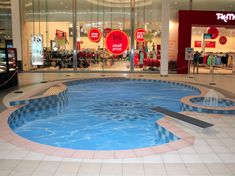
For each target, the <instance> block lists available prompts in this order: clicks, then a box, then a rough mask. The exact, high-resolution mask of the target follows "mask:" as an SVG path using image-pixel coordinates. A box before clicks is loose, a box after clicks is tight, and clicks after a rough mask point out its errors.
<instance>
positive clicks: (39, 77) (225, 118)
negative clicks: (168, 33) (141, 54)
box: [0, 73, 235, 176]
mask: <svg viewBox="0 0 235 176" xmlns="http://www.w3.org/2000/svg"><path fill="white" fill-rule="evenodd" d="M93 77H130V78H146V79H147V78H151V79H161V80H173V81H183V82H190V83H192V84H200V85H204V86H206V87H208V88H210V85H209V83H210V82H212V81H213V82H214V83H215V84H216V85H215V86H214V88H215V89H218V90H221V91H222V93H223V92H224V93H225V94H226V96H227V97H230V98H232V97H235V81H234V80H235V75H215V76H214V78H213V79H214V80H212V77H211V75H207V74H196V75H194V77H193V78H189V76H188V75H168V77H160V75H159V74H153V73H152V74H143V73H135V74H130V73H45V74H44V79H43V74H42V73H20V74H19V83H20V84H19V87H18V88H16V89H17V90H22V91H23V93H22V94H21V95H18V94H15V93H14V92H11V93H10V92H9V91H5V92H2V91H1V99H2V101H3V104H5V105H6V106H7V103H8V102H9V100H10V99H11V98H12V97H16V96H23V95H24V94H28V93H30V91H32V90H34V89H37V88H39V87H43V86H45V84H47V83H41V81H43V80H46V81H48V83H50V82H53V81H54V80H66V79H73V78H76V79H77V78H93ZM11 91H12V90H11ZM220 95H221V96H223V95H222V94H220ZM192 115H193V116H194V117H195V118H198V119H201V120H204V121H206V122H209V123H212V124H214V127H213V128H211V129H209V130H208V131H198V130H197V129H194V128H192V127H190V126H185V125H184V124H182V123H179V122H173V123H174V124H175V125H176V126H178V127H180V128H181V129H183V130H184V131H186V132H187V133H189V134H191V135H193V136H194V138H195V139H194V145H192V146H189V147H187V148H183V149H179V150H176V151H173V152H168V153H162V154H158V155H152V156H145V157H138V158H126V159H110V160H108V159H107V160H97V159H96V160H95V159H75V158H63V157H58V156H52V155H48V154H44V153H37V152H33V151H29V150H26V149H24V148H23V147H22V148H19V147H16V146H14V145H12V144H10V143H8V142H7V141H4V140H2V139H1V137H0V176H234V175H235V135H234V134H235V116H234V115H230V116H229V115H218V114H214V115H212V114H200V113H193V114H192Z"/></svg>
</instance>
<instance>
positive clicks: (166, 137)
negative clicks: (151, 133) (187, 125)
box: [155, 124, 180, 143]
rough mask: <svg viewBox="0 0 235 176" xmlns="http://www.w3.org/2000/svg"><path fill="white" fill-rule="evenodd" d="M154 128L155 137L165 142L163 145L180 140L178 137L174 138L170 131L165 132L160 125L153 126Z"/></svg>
mask: <svg viewBox="0 0 235 176" xmlns="http://www.w3.org/2000/svg"><path fill="white" fill-rule="evenodd" d="M155 127H156V136H157V137H158V138H159V139H162V140H163V141H165V143H169V142H172V141H176V140H179V139H180V138H179V137H177V136H175V135H174V134H173V133H171V132H170V131H168V130H166V129H165V128H164V127H162V126H161V125H157V124H155Z"/></svg>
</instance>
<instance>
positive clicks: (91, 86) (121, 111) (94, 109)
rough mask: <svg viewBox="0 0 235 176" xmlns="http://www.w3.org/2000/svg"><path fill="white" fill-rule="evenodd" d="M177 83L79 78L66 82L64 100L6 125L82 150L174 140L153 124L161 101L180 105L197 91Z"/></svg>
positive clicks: (37, 138) (25, 134)
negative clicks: (61, 103)
mask: <svg viewBox="0 0 235 176" xmlns="http://www.w3.org/2000/svg"><path fill="white" fill-rule="evenodd" d="M198 94H199V91H198V90H196V89H192V88H189V87H187V86H183V85H182V84H175V83H166V82H161V81H146V80H119V81H115V80H113V81H111V80H106V81H99V80H97V81H83V82H79V83H78V84H74V85H73V84H71V85H68V104H67V105H66V106H64V108H62V109H58V108H57V107H54V108H48V109H44V110H38V111H34V112H32V111H26V113H24V114H23V115H22V116H23V117H22V118H20V119H25V120H23V122H22V121H21V123H19V124H20V125H13V124H10V127H11V128H12V129H13V130H14V131H15V132H16V133H17V134H18V135H20V136H22V137H25V138H27V139H30V140H32V141H35V142H38V143H42V144H47V145H52V146H56V147H62V148H70V149H81V150H125V149H134V148H144V147H150V146H156V145H161V144H165V143H168V142H170V141H176V140H178V139H179V138H178V137H177V136H174V135H173V134H172V133H171V132H169V131H167V130H165V129H161V131H159V130H157V129H159V128H158V127H157V126H156V125H157V124H156V123H155V122H156V120H158V119H160V118H161V117H162V115H161V114H158V113H156V112H153V111H152V110H151V108H153V107H155V106H162V107H165V108H168V109H170V110H173V111H180V99H181V98H182V97H184V96H188V95H198Z"/></svg>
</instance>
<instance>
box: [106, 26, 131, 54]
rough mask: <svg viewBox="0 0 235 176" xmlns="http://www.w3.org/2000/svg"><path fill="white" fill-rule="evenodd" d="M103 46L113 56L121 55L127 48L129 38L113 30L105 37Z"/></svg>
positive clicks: (121, 32)
mask: <svg viewBox="0 0 235 176" xmlns="http://www.w3.org/2000/svg"><path fill="white" fill-rule="evenodd" d="M105 46H106V49H107V50H108V52H110V53H112V54H113V55H121V54H123V53H124V52H125V51H126V50H127V48H128V47H129V38H128V36H127V34H126V33H125V32H123V31H121V30H113V31H111V32H110V33H109V34H108V35H107V37H106V42H105Z"/></svg>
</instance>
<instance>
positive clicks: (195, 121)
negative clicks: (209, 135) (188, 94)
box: [152, 106, 214, 129]
mask: <svg viewBox="0 0 235 176" xmlns="http://www.w3.org/2000/svg"><path fill="white" fill-rule="evenodd" d="M152 110H154V111H157V112H160V113H162V114H165V115H168V116H171V117H173V118H175V119H177V120H181V121H183V122H187V123H189V124H191V125H195V126H197V127H200V128H202V129H206V128H208V127H211V126H214V125H213V124H211V123H207V122H204V121H202V120H198V119H195V118H193V117H190V116H187V115H184V114H180V113H178V112H174V111H171V110H169V109H166V108H163V107H160V106H156V107H154V108H152Z"/></svg>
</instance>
